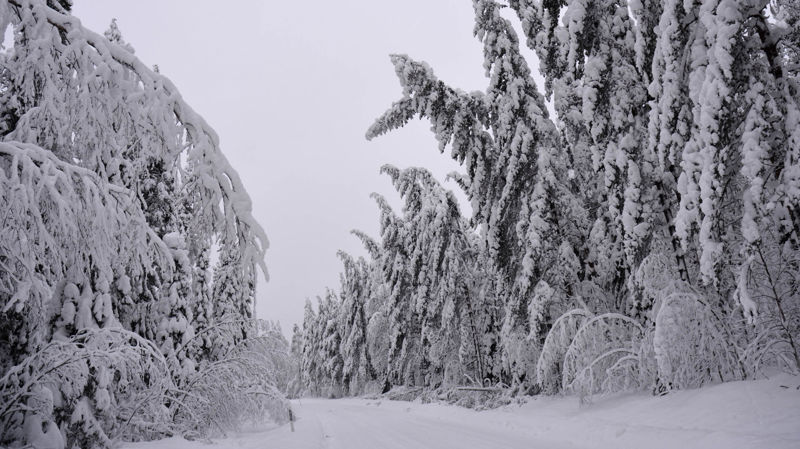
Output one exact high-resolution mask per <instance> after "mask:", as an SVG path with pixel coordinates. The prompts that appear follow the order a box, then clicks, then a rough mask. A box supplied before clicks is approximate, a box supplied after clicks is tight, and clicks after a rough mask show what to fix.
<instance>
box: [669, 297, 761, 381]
mask: <svg viewBox="0 0 800 449" xmlns="http://www.w3.org/2000/svg"><path fill="white" fill-rule="evenodd" d="M656 310H657V314H656V320H655V321H656V325H655V334H654V336H653V348H654V352H655V357H656V361H657V363H658V377H659V382H661V385H662V386H663V387H665V388H679V389H685V388H697V387H700V386H702V385H704V384H706V383H709V382H722V381H728V380H738V379H741V378H742V377H744V374H745V373H744V372H743V371H742V369H741V365H740V362H739V354H738V353H737V350H736V348H735V346H734V345H735V341H734V336H733V334H732V332H731V327H730V323H729V322H727V318H726V316H725V314H724V313H723V311H722V310H721V309H720V308H716V310H715V309H714V308H712V307H710V306H709V305H708V304H707V303H706V302H705V300H704V299H703V298H702V297H701V296H700V295H699V294H698V293H697V292H694V291H692V290H691V289H688V288H687V289H684V290H682V291H681V290H678V291H674V292H672V293H670V294H669V295H667V296H666V297H664V298H663V299H662V300H661V301H659V304H658V307H657V309H656Z"/></svg>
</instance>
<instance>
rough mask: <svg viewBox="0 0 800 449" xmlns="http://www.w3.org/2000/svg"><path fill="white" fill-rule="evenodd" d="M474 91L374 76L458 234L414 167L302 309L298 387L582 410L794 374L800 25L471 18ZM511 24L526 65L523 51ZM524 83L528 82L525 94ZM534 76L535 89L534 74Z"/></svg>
mask: <svg viewBox="0 0 800 449" xmlns="http://www.w3.org/2000/svg"><path fill="white" fill-rule="evenodd" d="M473 6H474V11H475V28H474V34H475V37H476V38H477V39H479V40H480V42H481V43H482V45H483V55H484V64H483V68H484V69H485V73H486V78H487V81H488V85H487V87H486V89H485V90H484V91H481V92H472V93H466V92H464V91H462V90H459V89H457V88H453V87H450V86H449V85H447V84H446V83H445V82H443V81H441V80H439V79H438V78H437V77H436V75H435V74H434V72H433V70H432V69H431V67H429V66H428V65H427V64H425V63H424V62H419V61H415V60H413V59H411V58H410V57H408V56H405V55H392V57H391V62H392V64H393V65H394V68H395V71H396V74H397V77H398V79H399V81H400V85H401V87H402V97H401V98H400V99H399V100H398V101H396V102H394V103H393V104H392V105H391V107H390V108H389V109H388V110H387V111H386V112H385V113H384V114H383V115H381V116H380V117H379V118H377V119H376V121H375V122H374V124H373V125H372V126H371V127H370V128H369V130H368V131H367V138H368V139H373V138H377V137H378V136H380V135H382V134H384V133H387V132H389V131H392V130H395V129H397V128H401V127H403V126H404V125H405V124H406V123H408V122H409V121H410V120H412V119H416V118H419V119H423V120H428V121H429V122H430V125H431V131H432V133H433V135H434V137H435V139H436V141H437V142H438V149H439V151H440V152H442V153H445V152H446V153H448V154H449V155H450V156H451V157H452V158H453V159H454V160H456V161H457V162H458V163H459V164H460V165H461V168H462V171H461V172H460V173H454V174H453V175H451V176H452V178H453V179H454V180H455V181H456V182H457V183H458V185H459V186H460V187H461V188H462V189H463V191H464V192H465V193H466V196H467V198H468V201H469V202H470V205H471V207H472V216H471V217H463V216H462V215H461V213H460V209H459V206H458V205H457V202H456V200H455V198H454V196H453V194H452V192H450V191H447V190H446V189H444V188H443V187H442V186H441V185H440V184H439V182H437V180H435V179H434V178H433V176H432V175H431V174H430V173H429V172H428V171H426V170H425V169H423V168H406V169H399V168H396V167H391V166H386V167H383V168H382V171H383V172H384V173H386V174H387V175H388V176H389V177H390V178H391V181H392V183H393V185H394V187H395V189H396V190H397V192H398V193H399V194H400V196H401V198H402V201H403V206H402V210H401V211H400V212H399V213H398V212H396V211H394V210H392V208H391V207H390V206H389V205H388V203H387V202H386V201H385V200H384V199H383V198H382V197H381V196H379V195H375V194H373V197H374V198H375V200H376V203H377V205H378V210H379V220H380V235H379V236H378V237H377V238H375V239H372V238H370V237H369V236H367V235H365V234H364V233H362V232H358V231H355V232H354V234H355V235H356V236H357V237H358V238H359V239H361V241H362V242H363V243H364V246H365V248H366V250H367V252H368V257H367V258H358V259H354V258H353V257H351V256H349V255H347V254H343V253H341V254H340V257H341V259H342V262H343V270H342V273H341V283H340V286H339V288H338V289H337V290H329V291H328V292H327V293H326V295H325V296H324V298H323V299H320V300H319V301H318V304H317V306H316V307H314V306H313V305H312V304H311V303H310V302H307V304H306V310H305V319H304V322H303V325H302V327H296V328H295V332H294V338H293V342H292V351H293V353H294V354H295V356H296V357H297V358H298V359H299V360H301V363H300V365H299V368H298V371H297V373H296V379H295V389H296V390H297V391H300V392H305V393H307V394H317V395H333V396H337V395H343V394H360V393H363V392H365V391H386V390H388V389H390V388H392V387H396V386H407V387H422V388H423V389H428V390H442V389H447V388H452V387H455V386H463V385H473V386H487V385H491V386H498V385H499V386H507V387H509V388H510V389H511V391H512V392H514V393H515V394H523V393H529V394H533V393H538V392H544V393H551V394H552V393H556V392H565V393H569V394H577V395H580V396H581V397H589V396H591V395H595V394H602V393H608V392H614V391H621V390H637V389H640V390H650V391H653V392H660V393H664V392H668V391H669V390H671V389H675V388H694V387H699V386H702V385H705V384H708V383H712V382H722V381H731V380H740V379H748V378H753V377H756V376H759V375H760V374H761V373H763V372H764V371H765V370H769V369H775V368H780V369H784V370H788V371H790V372H795V373H797V372H799V371H800V347H798V344H800V342H799V341H798V338H800V298H799V295H800V291H799V290H798V287H800V284H799V282H800V259H798V249H800V209H799V207H800V202H799V201H798V200H799V199H800V105H799V104H798V101H799V100H800V84H798V81H799V80H798V71H799V70H800V65H798V62H799V60H798V56H799V55H800V53H799V52H800V27H798V20H800V8H798V6H797V5H796V4H795V3H794V2H792V1H785V0H772V1H768V0H744V1H733V0H702V1H700V0H693V1H677V0H668V1H663V2H662V1H654V0H636V1H621V0H544V1H532V0H509V1H508V2H507V4H506V3H500V2H496V1H491V0H474V1H473ZM512 21H516V22H517V23H518V24H520V25H521V26H520V27H519V28H520V29H521V30H522V39H524V42H525V44H526V45H527V46H528V47H529V48H530V49H531V50H533V52H534V54H535V58H534V59H535V60H533V61H529V60H527V59H526V58H525V56H523V54H522V53H521V41H520V37H519V36H518V33H517V31H516V29H515V27H514V26H513V24H512ZM532 67H533V68H534V69H535V68H538V72H539V75H540V76H541V78H542V79H543V83H542V84H543V92H542V90H541V89H540V87H539V86H538V85H537V83H536V81H535V79H534V76H535V75H534V73H533V72H532ZM539 75H536V76H539Z"/></svg>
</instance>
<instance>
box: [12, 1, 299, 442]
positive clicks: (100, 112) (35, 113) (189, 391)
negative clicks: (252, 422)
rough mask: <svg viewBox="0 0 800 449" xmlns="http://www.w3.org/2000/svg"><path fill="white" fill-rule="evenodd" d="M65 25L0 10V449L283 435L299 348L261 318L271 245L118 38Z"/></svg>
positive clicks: (158, 82) (164, 86)
mask: <svg viewBox="0 0 800 449" xmlns="http://www.w3.org/2000/svg"><path fill="white" fill-rule="evenodd" d="M70 9H71V2H70V1H67V0H63V1H58V2H51V1H47V2H45V1H42V0H13V1H4V2H0V24H2V25H3V27H2V28H3V30H5V29H6V28H9V27H10V28H11V29H12V30H13V42H6V43H4V44H5V45H6V47H8V48H9V49H8V51H6V52H4V53H3V54H2V56H0V57H1V58H2V65H3V69H2V73H0V87H1V89H0V122H2V123H0V133H1V134H2V142H0V208H2V210H3V211H4V212H3V217H4V218H3V231H2V232H1V233H0V328H1V329H2V330H0V332H2V337H1V338H2V342H3V343H2V344H1V345H0V354H2V355H1V356H0V359H1V360H2V361H0V375H2V378H1V379H2V380H0V407H2V411H0V445H7V444H12V443H13V444H23V445H24V444H30V443H32V441H33V440H36V439H40V438H44V436H43V435H42V433H45V434H49V435H48V436H47V438H48V439H51V440H52V441H56V440H58V441H60V443H58V444H55V443H54V444H55V445H53V446H52V447H63V446H65V445H66V446H67V447H81V448H90V447H109V446H111V445H112V444H113V442H114V441H116V440H117V439H120V438H123V439H129V440H131V439H132V440H137V439H150V438H156V437H159V436H163V435H167V434H173V433H180V432H183V433H197V434H206V433H208V432H218V431H224V430H225V429H228V428H231V427H235V426H237V425H238V424H239V422H241V420H242V419H245V418H256V417H258V416H261V415H264V414H266V413H271V414H272V415H274V417H275V419H283V413H284V412H285V410H283V408H282V407H284V405H283V400H282V396H281V393H280V392H279V391H278V387H279V384H280V383H281V380H280V379H279V378H278V377H277V373H278V372H279V371H282V370H284V369H285V366H284V362H285V361H286V360H288V359H287V357H286V356H284V355H286V354H288V344H286V342H285V340H281V339H282V337H281V338H277V337H278V336H280V332H279V331H276V330H274V329H271V328H268V327H264V326H265V325H264V324H259V323H258V322H256V321H255V319H254V316H253V310H254V309H253V307H254V305H253V301H254V297H255V281H256V276H257V273H258V270H259V269H261V271H262V272H263V273H264V274H265V275H266V268H265V265H264V262H263V256H264V251H265V249H266V247H267V239H266V236H265V234H264V232H263V230H262V229H261V227H260V225H259V224H258V223H257V222H255V220H254V219H253V217H252V214H251V203H250V199H249V197H248V195H247V193H246V191H245V190H244V186H243V185H242V183H241V180H240V179H239V177H238V175H237V174H236V171H235V170H234V169H233V168H232V167H231V165H230V164H229V163H228V161H227V160H226V159H225V157H224V155H223V154H222V152H221V151H220V146H219V140H218V138H217V136H216V134H215V132H214V131H213V130H212V129H211V127H210V126H208V124H207V123H206V122H205V121H204V120H203V118H202V117H200V116H199V115H198V114H197V113H196V112H194V110H192V108H191V107H190V106H189V105H188V104H187V103H186V102H185V101H184V100H183V98H182V97H181V96H180V93H179V92H178V90H177V89H176V87H175V86H174V85H173V84H172V83H171V82H170V81H169V80H168V79H167V78H166V77H164V76H163V75H161V74H159V73H157V72H155V71H153V70H150V69H149V68H147V66H145V65H144V64H143V63H142V62H141V61H140V60H139V59H138V58H137V57H136V56H135V55H134V49H133V47H132V46H131V45H130V44H128V43H126V42H125V40H124V39H123V37H122V34H121V32H120V30H119V28H118V27H117V24H116V22H115V21H112V23H111V27H110V29H109V30H108V31H107V32H106V33H105V35H100V34H97V33H94V32H92V31H90V30H88V29H86V28H84V27H82V26H81V24H80V22H79V21H78V20H77V19H76V18H75V17H73V16H71V15H70ZM215 252H218V253H219V255H220V257H215V256H214V255H213V253H215ZM212 260H214V261H215V266H214V267H211V266H210V263H211V261H212ZM223 336H230V338H223ZM281 354H284V355H281ZM34 422H37V423H41V424H40V425H33V424H30V423H34ZM211 422H214V423H216V426H217V427H216V428H212V427H211V426H210V424H209V423H211ZM54 433H57V434H58V435H59V437H56V436H54ZM48 447H50V446H48Z"/></svg>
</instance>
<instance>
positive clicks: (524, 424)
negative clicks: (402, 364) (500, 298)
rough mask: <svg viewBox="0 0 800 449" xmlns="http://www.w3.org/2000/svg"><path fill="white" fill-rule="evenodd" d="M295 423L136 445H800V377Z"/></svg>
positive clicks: (368, 412)
mask: <svg viewBox="0 0 800 449" xmlns="http://www.w3.org/2000/svg"><path fill="white" fill-rule="evenodd" d="M293 406H294V410H295V413H296V414H297V415H298V419H297V422H296V423H295V429H294V430H295V431H294V432H292V431H291V429H290V427H289V425H285V426H281V427H273V428H267V429H261V430H256V431H250V432H243V433H241V434H239V435H236V436H232V437H229V438H227V439H222V440H217V441H215V444H214V445H212V446H209V445H208V444H207V443H203V442H189V441H186V440H182V439H178V438H173V439H170V440H162V441H158V442H153V443H139V444H131V445H128V446H126V447H127V448H128V449H145V448H148V449H149V448H152V449H179V448H180V449H195V448H196V449H200V448H203V449H209V448H214V447H220V448H244V449H251V448H252V449H256V448H257V449H262V448H263V449H266V448H276V449H311V448H314V449H316V448H330V449H337V448H343V449H360V448H364V449H377V448H409V449H424V448H437V449H439V448H442V449H444V448H458V449H478V448H492V449H501V448H509V449H512V448H514V449H515V448H525V449H536V448H543V449H559V448H619V449H621V448H637V449H640V448H646V449H656V448H679V449H688V448H725V449H736V448H769V449H780V448H798V447H800V377H793V376H788V375H779V376H776V377H773V378H772V379H769V380H760V381H756V382H735V383H728V384H723V385H717V386H713V387H709V388H704V389H700V390H694V391H681V392H675V393H672V394H669V395H667V396H663V397H652V396H648V395H642V394H636V395H625V396H620V397H617V398H613V399H605V400H602V401H596V402H595V403H594V404H592V405H590V406H579V404H578V401H577V399H575V398H537V399H534V400H531V401H530V402H528V403H526V404H524V405H510V406H507V407H503V408H500V409H497V410H490V411H482V412H476V411H474V410H468V409H464V408H460V407H454V406H448V405H443V404H419V403H408V402H398V401H386V400H382V401H379V400H364V399H342V400H324V399H302V400H299V401H295V402H294V404H293Z"/></svg>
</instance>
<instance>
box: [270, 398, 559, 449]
mask: <svg viewBox="0 0 800 449" xmlns="http://www.w3.org/2000/svg"><path fill="white" fill-rule="evenodd" d="M294 407H295V413H296V414H297V416H298V421H297V422H296V423H295V426H296V427H295V430H296V433H297V434H298V436H300V435H301V434H307V433H311V434H316V435H317V438H312V440H317V441H321V444H319V445H316V446H315V445H310V446H309V445H304V443H305V441H303V442H302V443H301V445H297V446H295V445H291V443H290V441H289V440H286V443H287V446H280V447H284V448H286V449H289V448H295V447H296V448H303V449H305V448H311V447H314V448H317V447H320V448H326V449H361V448H364V449H373V448H385V449H401V448H402V449H407V448H415V449H428V448H430V449H434V448H435V449H449V448H453V449H455V448H458V449H473V448H474V449H479V448H480V449H483V448H498V449H500V448H507V449H517V448H520V449H521V448H525V449H536V448H548V449H550V448H552V449H558V448H562V447H563V448H566V447H572V446H564V445H563V444H560V445H555V444H554V443H553V442H539V444H537V441H536V440H535V439H531V436H530V435H529V434H527V432H522V433H520V432H514V431H511V429H509V428H508V427H507V426H508V425H509V423H508V422H505V423H503V422H497V420H495V419H480V415H481V414H479V413H477V412H473V411H470V410H463V409H458V408H454V407H443V406H429V407H425V406H422V407H421V406H420V405H419V404H408V403H403V402H391V401H378V400H376V401H363V400H346V399H345V400H337V401H331V400H324V399H303V400H301V401H295V402H294ZM464 412H467V413H466V415H470V416H469V417H470V418H472V419H465V418H466V416H465V413H464ZM485 417H487V418H488V416H485ZM493 417H494V416H493ZM476 418H477V419H476ZM503 424H505V425H503ZM304 436H305V435H304ZM301 440H305V438H299V439H298V443H300V442H301ZM273 447H278V446H273Z"/></svg>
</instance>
